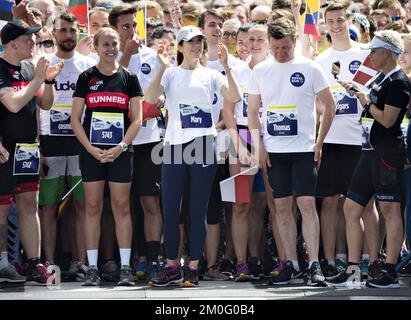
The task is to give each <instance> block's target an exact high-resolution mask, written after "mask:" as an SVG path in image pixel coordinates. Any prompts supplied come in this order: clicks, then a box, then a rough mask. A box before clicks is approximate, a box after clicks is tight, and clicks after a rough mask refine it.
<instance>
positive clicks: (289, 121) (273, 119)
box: [267, 106, 298, 137]
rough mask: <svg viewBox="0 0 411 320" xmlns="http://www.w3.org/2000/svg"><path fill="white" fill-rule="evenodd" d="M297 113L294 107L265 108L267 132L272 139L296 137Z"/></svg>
mask: <svg viewBox="0 0 411 320" xmlns="http://www.w3.org/2000/svg"><path fill="white" fill-rule="evenodd" d="M297 119H298V113H297V107H296V106H269V107H267V132H268V134H269V135H271V136H274V137H290V136H297V135H298V120H297Z"/></svg>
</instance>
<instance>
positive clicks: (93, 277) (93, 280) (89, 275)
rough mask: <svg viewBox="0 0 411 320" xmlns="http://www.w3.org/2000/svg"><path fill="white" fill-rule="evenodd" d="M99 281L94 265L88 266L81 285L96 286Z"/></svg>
mask: <svg viewBox="0 0 411 320" xmlns="http://www.w3.org/2000/svg"><path fill="white" fill-rule="evenodd" d="M100 283H101V279H100V276H99V272H98V270H97V267H96V266H89V267H88V268H87V272H86V277H85V278H84V282H83V283H82V286H84V287H93V286H98V285H100Z"/></svg>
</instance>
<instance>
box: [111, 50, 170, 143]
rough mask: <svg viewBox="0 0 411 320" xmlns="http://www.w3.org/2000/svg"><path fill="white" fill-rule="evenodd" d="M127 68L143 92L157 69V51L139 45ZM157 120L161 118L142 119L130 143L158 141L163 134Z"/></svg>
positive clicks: (121, 54) (119, 56)
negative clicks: (136, 79)
mask: <svg viewBox="0 0 411 320" xmlns="http://www.w3.org/2000/svg"><path fill="white" fill-rule="evenodd" d="M122 56H123V53H122V52H119V53H118V56H117V61H119V60H120V59H121V57H122ZM127 69H129V70H130V71H132V72H134V73H135V74H136V75H137V77H138V81H139V82H140V86H141V89H143V92H145V91H146V90H147V89H148V87H149V86H150V82H151V81H152V80H153V79H154V77H155V75H156V73H157V71H158V69H159V62H158V58H157V52H156V51H155V50H153V49H151V48H148V47H146V46H143V47H141V48H140V50H139V52H138V53H136V54H134V55H132V56H131V58H130V62H129V64H128V67H127ZM159 121H161V120H159V119H150V120H147V121H144V122H143V125H142V127H141V128H140V130H139V132H138V134H137V136H136V137H135V138H134V139H133V142H132V144H133V145H139V144H146V143H152V142H158V141H160V140H161V139H162V137H163V135H164V130H163V129H161V128H160V127H159V126H158V122H159Z"/></svg>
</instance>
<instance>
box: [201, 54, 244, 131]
mask: <svg viewBox="0 0 411 320" xmlns="http://www.w3.org/2000/svg"><path fill="white" fill-rule="evenodd" d="M244 64H245V63H244V61H242V60H240V59H238V58H236V57H234V56H232V55H228V65H229V67H231V68H233V69H234V68H239V67H240V66H243V65H244ZM207 68H210V69H213V70H217V71H218V72H220V73H221V74H222V75H224V76H225V75H226V74H225V70H224V67H223V66H222V65H221V63H220V61H219V60H213V61H208V63H207ZM222 107H223V97H222V96H221V94H220V91H218V92H216V94H215V96H214V100H213V118H214V122H215V123H217V122H218V120H219V119H220V111H221V108H222Z"/></svg>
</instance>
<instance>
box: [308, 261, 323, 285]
mask: <svg viewBox="0 0 411 320" xmlns="http://www.w3.org/2000/svg"><path fill="white" fill-rule="evenodd" d="M324 280H325V277H324V275H323V272H322V271H321V267H320V264H319V263H318V262H313V264H312V265H311V268H310V270H309V271H308V282H307V284H308V285H309V286H312V287H315V286H322V285H324Z"/></svg>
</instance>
